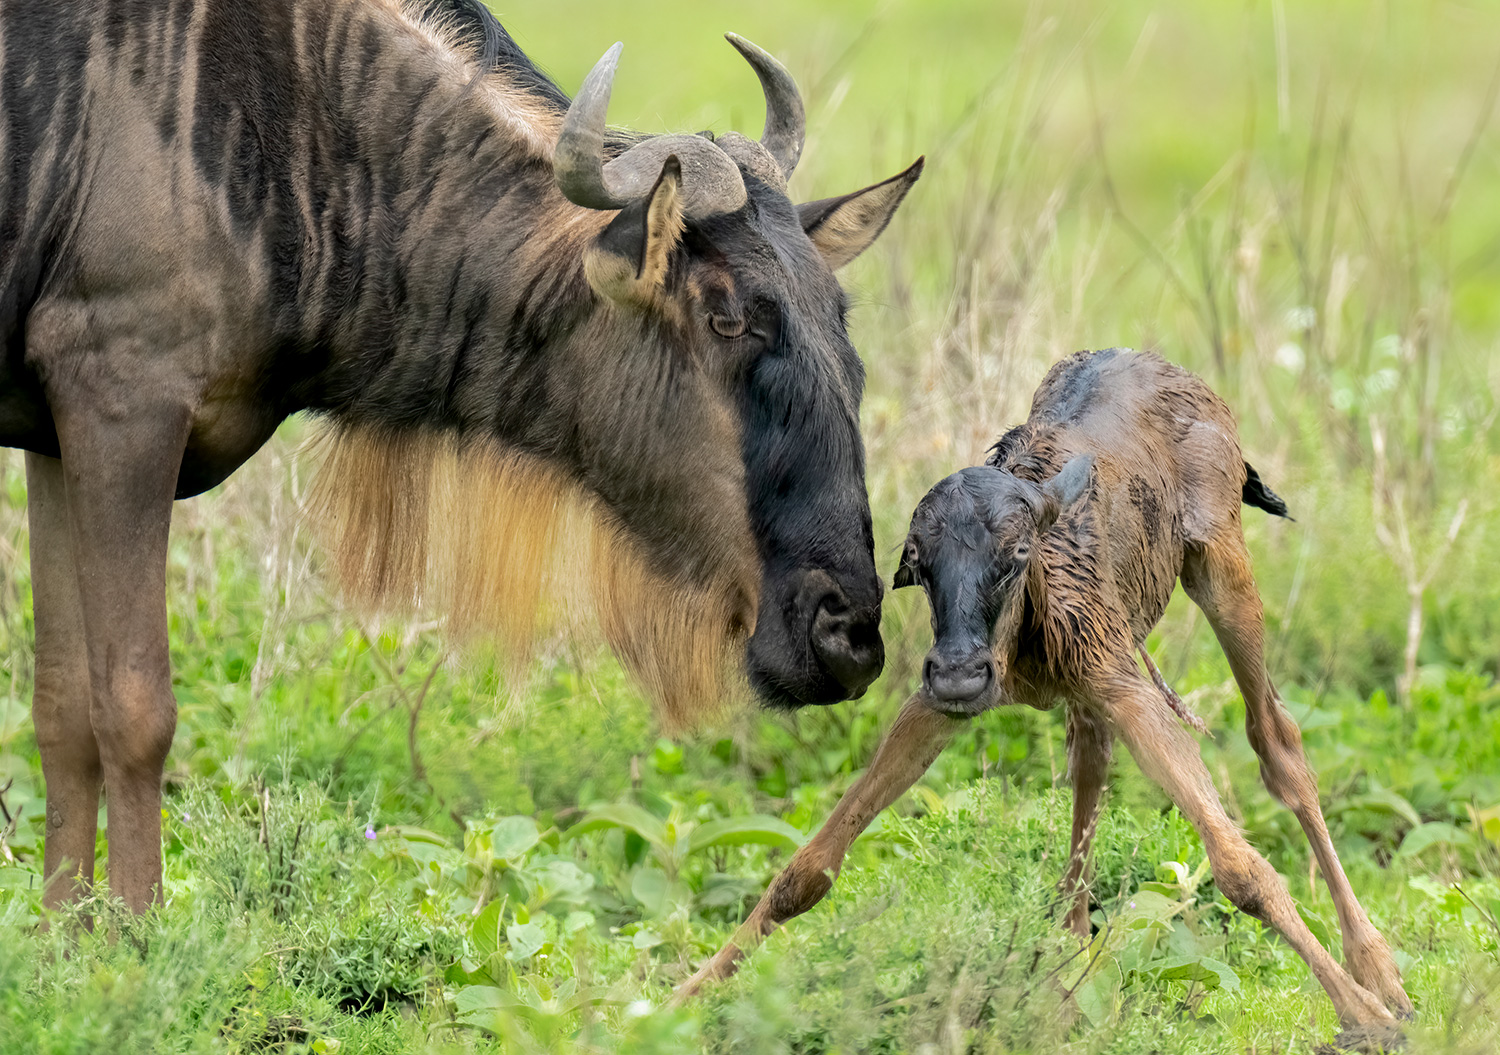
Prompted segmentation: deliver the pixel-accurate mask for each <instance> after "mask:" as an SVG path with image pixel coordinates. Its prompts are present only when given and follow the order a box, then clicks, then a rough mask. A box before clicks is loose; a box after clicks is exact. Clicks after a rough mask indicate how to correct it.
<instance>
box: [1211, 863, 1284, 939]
mask: <svg viewBox="0 0 1500 1055" xmlns="http://www.w3.org/2000/svg"><path fill="white" fill-rule="evenodd" d="M1210 860H1211V863H1212V865H1213V870H1214V884H1215V885H1216V886H1217V887H1218V888H1219V889H1220V890H1221V891H1223V892H1224V896H1225V897H1227V898H1228V899H1229V900H1230V902H1231V903H1232V904H1233V905H1234V907H1235V908H1237V909H1239V910H1240V911H1241V912H1243V913H1244V914H1245V915H1247V916H1253V917H1255V918H1256V919H1258V920H1260V921H1261V922H1262V923H1267V924H1271V925H1273V926H1274V920H1273V918H1272V917H1273V915H1274V909H1273V902H1274V901H1275V900H1276V899H1277V898H1278V897H1279V896H1280V895H1281V893H1282V890H1281V880H1280V878H1279V877H1278V876H1277V875H1276V872H1275V871H1274V870H1273V869H1272V868H1271V866H1270V865H1269V864H1268V863H1266V861H1264V860H1263V859H1262V858H1260V857H1259V856H1258V855H1256V854H1255V853H1254V851H1248V852H1247V853H1241V854H1234V855H1232V856H1231V855H1225V854H1218V855H1213V854H1211V855H1210Z"/></svg>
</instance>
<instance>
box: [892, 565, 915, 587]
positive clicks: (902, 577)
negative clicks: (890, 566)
mask: <svg viewBox="0 0 1500 1055" xmlns="http://www.w3.org/2000/svg"><path fill="white" fill-rule="evenodd" d="M916 584H917V573H916V572H914V571H913V570H912V567H911V565H910V564H908V563H906V561H904V560H903V561H902V562H901V566H900V567H899V568H897V569H896V576H895V578H893V579H892V580H891V589H893V590H903V589H905V588H906V587H908V586H915V585H916Z"/></svg>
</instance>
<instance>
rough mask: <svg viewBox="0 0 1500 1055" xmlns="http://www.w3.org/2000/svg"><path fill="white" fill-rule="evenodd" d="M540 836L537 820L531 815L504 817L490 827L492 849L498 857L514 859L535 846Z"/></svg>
mask: <svg viewBox="0 0 1500 1055" xmlns="http://www.w3.org/2000/svg"><path fill="white" fill-rule="evenodd" d="M540 838H541V833H540V832H539V831H537V828H536V821H534V820H532V819H531V818H530V817H504V818H502V819H501V820H500V821H499V822H497V823H496V825H495V826H494V827H493V828H492V829H490V851H491V852H492V853H493V854H494V855H495V856H496V857H504V858H506V859H507V860H514V859H516V858H518V857H520V856H521V855H522V854H524V853H525V852H526V851H527V850H530V849H531V848H532V847H533V846H535V845H536V844H537V840H539V839H540Z"/></svg>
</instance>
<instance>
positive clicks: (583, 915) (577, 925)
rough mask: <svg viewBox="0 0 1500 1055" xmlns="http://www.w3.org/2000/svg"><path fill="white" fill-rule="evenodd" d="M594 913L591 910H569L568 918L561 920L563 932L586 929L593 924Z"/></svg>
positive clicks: (572, 932)
mask: <svg viewBox="0 0 1500 1055" xmlns="http://www.w3.org/2000/svg"><path fill="white" fill-rule="evenodd" d="M594 922H595V920H594V914H593V913H592V912H583V911H578V912H569V913H568V918H567V919H565V920H563V925H562V926H563V933H564V934H577V933H578V932H579V931H581V930H587V929H588V928H589V927H592V926H593V925H594Z"/></svg>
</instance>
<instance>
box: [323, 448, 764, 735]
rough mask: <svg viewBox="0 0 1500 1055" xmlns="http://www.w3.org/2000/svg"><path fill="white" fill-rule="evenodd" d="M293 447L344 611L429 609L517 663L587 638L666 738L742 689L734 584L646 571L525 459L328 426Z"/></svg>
mask: <svg viewBox="0 0 1500 1055" xmlns="http://www.w3.org/2000/svg"><path fill="white" fill-rule="evenodd" d="M309 447H310V448H311V449H312V450H313V451H314V452H315V454H317V455H318V456H320V457H321V459H322V465H321V467H320V469H319V471H318V475H317V478H316V480H315V481H314V483H313V487H312V489H311V491H310V493H309V495H308V499H307V502H306V510H307V512H308V514H309V515H310V517H311V518H312V520H313V522H314V524H315V526H316V529H317V531H318V533H319V535H320V536H321V537H322V538H323V539H324V540H325V543H326V544H327V547H328V550H329V552H330V553H331V555H332V563H333V568H334V572H335V575H336V577H337V580H338V582H339V585H340V587H341V590H342V592H343V594H344V596H345V597H346V598H347V599H348V600H349V602H350V603H351V604H353V605H354V606H356V607H358V608H360V609H362V610H365V611H367V612H370V613H372V614H380V615H402V616H405V615H412V614H417V613H435V614H441V615H442V616H443V617H444V619H445V621H446V626H447V630H448V632H449V633H450V634H451V635H453V636H454V637H455V638H457V639H460V640H462V639H465V638H472V637H475V636H484V637H488V638H491V639H493V640H494V641H495V642H496V643H497V644H498V645H499V646H500V648H501V651H502V653H503V654H504V655H505V656H506V657H507V658H508V660H509V661H510V662H511V663H513V664H515V665H516V666H518V667H520V666H524V665H528V664H529V662H530V659H531V656H532V653H533V651H534V649H535V647H536V645H537V643H538V642H539V641H540V640H542V639H543V638H546V637H549V636H551V635H554V634H556V633H558V632H563V633H567V634H569V635H570V636H575V637H583V638H584V639H587V638H589V637H591V636H593V637H602V639H603V641H604V642H605V643H606V644H608V645H609V647H610V649H611V650H612V651H613V652H614V653H615V655H616V656H617V657H618V658H619V659H620V661H621V663H622V664H623V665H624V666H625V668H626V669H627V670H628V671H629V672H630V674H631V675H632V676H633V677H634V678H635V680H636V681H637V682H639V683H640V685H641V687H642V689H644V690H645V692H646V693H647V695H648V696H650V698H651V699H652V700H653V702H654V704H655V707H656V712H657V715H658V718H659V719H660V721H661V722H662V724H663V726H664V727H666V728H668V729H679V728H683V727H687V726H691V725H693V724H695V723H698V722H702V721H704V720H706V719H707V718H709V717H711V716H713V715H714V714H715V713H716V712H719V711H721V710H722V708H723V707H724V706H725V705H726V704H727V703H728V702H729V701H730V700H731V699H736V698H740V697H742V696H743V695H744V685H743V676H742V659H743V655H744V647H745V642H746V640H747V638H748V636H749V634H750V633H751V632H752V630H753V627H751V626H747V625H745V618H744V612H745V608H746V599H745V594H744V589H743V586H742V585H741V584H738V583H734V582H730V581H727V580H726V581H722V582H721V581H714V582H711V583H709V584H707V585H703V584H695V583H683V582H680V581H677V580H674V579H670V578H668V577H666V576H664V575H662V574H661V573H660V572H658V571H657V570H656V569H655V568H654V567H653V566H652V563H651V562H650V561H649V560H648V559H647V557H646V555H645V553H644V551H643V550H642V548H641V546H640V545H639V544H638V543H637V542H636V541H635V540H634V539H633V538H631V537H630V536H629V535H628V534H627V533H626V531H625V530H624V529H623V527H621V525H620V523H619V521H618V519H617V518H616V517H614V516H613V515H612V514H611V513H610V511H609V510H608V509H606V508H605V507H604V506H603V504H602V503H601V502H600V500H599V499H598V498H597V497H595V496H593V495H592V494H590V493H588V492H586V491H584V490H583V489H582V488H581V487H579V486H578V485H577V484H576V483H574V482H573V481H572V480H570V479H568V478H567V477H566V476H565V475H564V474H562V473H561V472H559V471H558V470H556V469H554V468H552V467H551V466H549V465H547V464H546V463H545V462H544V461H542V460H541V459H539V458H536V457H534V456H531V455H526V454H519V453H515V452H510V451H504V450H502V449H500V448H499V447H498V446H497V445H495V444H493V443H491V442H489V441H460V440H459V439H457V438H456V437H454V436H450V435H441V434H436V433H422V432H415V433H402V434H397V433H393V432H388V431H384V430H379V429H375V428H367V427H345V426H337V425H335V426H332V427H329V428H327V429H325V430H324V431H323V432H322V433H321V434H319V435H318V436H316V437H314V438H313V439H312V440H310V441H309ZM750 604H751V607H750V611H752V612H753V611H754V608H753V600H752V601H751V602H750Z"/></svg>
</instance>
